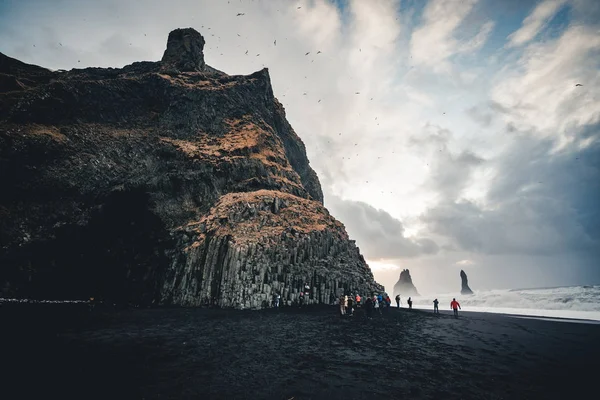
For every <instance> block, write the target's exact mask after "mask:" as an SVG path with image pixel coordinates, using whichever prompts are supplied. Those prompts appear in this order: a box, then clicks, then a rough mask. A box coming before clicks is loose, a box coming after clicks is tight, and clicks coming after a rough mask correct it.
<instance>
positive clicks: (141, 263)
mask: <svg viewBox="0 0 600 400" xmlns="http://www.w3.org/2000/svg"><path fill="white" fill-rule="evenodd" d="M203 46H204V39H203V38H202V36H201V35H200V34H199V33H198V32H196V31H194V30H191V29H183V30H177V31H174V32H172V33H171V34H170V35H169V44H168V48H167V51H165V55H164V56H163V60H162V61H161V62H137V63H134V64H132V65H128V66H126V67H124V68H122V69H113V68H86V69H83V70H71V71H68V72H66V71H62V72H53V71H49V70H47V69H44V68H40V67H36V66H31V65H27V64H24V63H22V62H20V61H17V60H14V59H12V58H10V57H6V56H4V55H2V54H0V74H1V76H2V79H0V187H2V191H0V265H1V269H0V287H3V288H4V289H3V293H2V295H4V296H18V297H33V298H87V297H90V296H94V297H96V298H106V299H110V300H113V301H115V302H136V303H154V304H158V303H160V304H184V305H199V304H202V303H204V302H214V303H217V304H218V305H221V306H233V307H239V308H247V307H252V308H257V307H262V306H264V305H265V304H268V303H269V302H270V299H271V295H272V294H273V293H274V292H279V293H281V294H282V297H283V299H284V300H295V299H296V298H297V296H298V292H299V291H300V289H301V288H302V287H303V286H304V283H305V282H308V283H309V284H310V286H311V300H310V302H315V303H317V302H320V303H329V302H330V301H331V299H332V298H333V297H335V296H336V295H338V294H339V293H341V292H342V291H345V290H357V291H360V292H361V293H369V292H370V291H371V290H380V289H381V287H380V286H379V285H377V284H376V283H375V282H374V280H373V275H372V273H371V271H370V270H369V269H368V267H367V265H366V263H365V261H364V259H363V258H362V256H361V255H360V254H359V252H358V249H357V248H356V246H355V244H354V242H353V241H351V240H349V238H348V236H347V234H346V232H345V229H344V227H343V225H342V224H341V223H339V222H338V221H336V220H335V219H334V218H332V217H331V216H330V215H329V213H328V212H327V210H326V209H325V208H324V207H323V205H322V202H323V194H322V192H321V186H320V184H319V180H318V178H317V176H316V174H315V172H314V171H313V170H312V168H311V167H310V165H309V162H308V159H307V157H306V151H305V147H304V144H303V143H302V141H301V140H300V138H299V137H298V136H297V135H296V133H295V132H294V130H293V129H292V127H291V126H290V125H289V123H288V122H287V120H286V118H285V111H284V109H283V106H282V105H281V104H280V103H279V102H278V101H277V99H275V97H274V96H273V91H272V88H271V82H270V78H269V73H268V71H267V70H266V69H263V70H261V71H258V72H255V73H253V74H251V75H249V76H228V75H226V74H224V73H221V72H219V71H216V70H214V69H212V68H211V67H209V66H208V65H206V64H205V62H204V55H203V53H202V48H203Z"/></svg>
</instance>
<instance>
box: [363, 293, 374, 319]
mask: <svg viewBox="0 0 600 400" xmlns="http://www.w3.org/2000/svg"><path fill="white" fill-rule="evenodd" d="M365 311H366V313H367V318H369V319H371V317H372V316H373V299H371V297H367V300H365Z"/></svg>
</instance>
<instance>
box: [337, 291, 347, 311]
mask: <svg viewBox="0 0 600 400" xmlns="http://www.w3.org/2000/svg"><path fill="white" fill-rule="evenodd" d="M338 301H339V303H340V314H341V315H346V306H345V305H344V295H341V296H340V298H339V300H338Z"/></svg>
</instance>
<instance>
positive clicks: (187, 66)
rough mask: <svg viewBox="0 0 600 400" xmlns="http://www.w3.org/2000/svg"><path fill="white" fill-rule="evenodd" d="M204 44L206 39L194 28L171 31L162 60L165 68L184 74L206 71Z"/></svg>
mask: <svg viewBox="0 0 600 400" xmlns="http://www.w3.org/2000/svg"><path fill="white" fill-rule="evenodd" d="M204 44H205V41H204V37H202V35H201V34H200V33H199V32H198V31H197V30H195V29H193V28H184V29H175V30H174V31H171V32H170V33H169V39H168V40H167V49H166V50H165V52H164V54H163V57H162V60H161V64H162V66H163V68H165V67H167V68H174V69H177V70H179V71H183V72H192V71H204V70H205V69H206V63H205V62H204Z"/></svg>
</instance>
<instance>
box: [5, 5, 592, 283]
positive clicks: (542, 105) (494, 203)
mask: <svg viewBox="0 0 600 400" xmlns="http://www.w3.org/2000/svg"><path fill="white" fill-rule="evenodd" d="M238 13H242V14H244V15H240V16H237V14H238ZM184 27H193V28H195V29H196V30H198V31H199V32H200V33H201V34H202V35H203V36H204V37H205V39H206V46H205V60H206V62H207V63H208V64H209V65H211V66H213V67H215V68H217V69H219V70H221V71H224V72H226V73H229V74H232V75H233V74H250V73H252V72H254V71H257V70H260V69H262V68H263V67H268V68H269V72H270V75H271V79H272V84H273V89H274V93H275V96H276V97H277V98H278V99H279V101H280V102H281V103H282V104H283V105H284V107H285V109H286V113H287V118H288V120H289V121H290V123H291V124H292V126H293V127H294V129H295V131H296V132H297V133H298V135H299V136H300V137H301V138H302V140H303V141H304V143H305V145H306V148H307V153H308V157H309V160H310V162H311V166H312V167H313V168H314V169H315V171H316V172H317V174H318V175H319V178H320V180H321V184H322V186H323V192H324V196H325V206H326V207H327V208H328V209H329V210H330V212H331V213H332V214H333V215H334V216H335V217H337V218H338V219H339V220H340V221H342V222H343V223H344V224H345V226H346V229H347V231H348V233H349V234H350V236H351V237H352V238H353V239H355V240H356V241H357V245H358V246H359V247H360V249H361V252H362V254H363V255H364V256H365V258H366V259H367V261H368V263H369V265H370V266H371V268H372V270H373V272H374V274H375V277H376V279H377V280H378V281H379V282H380V283H382V284H384V285H385V286H386V287H387V288H388V289H391V287H392V286H393V285H394V283H395V282H396V280H397V279H398V276H399V273H400V271H401V270H402V269H404V268H408V269H410V271H411V275H412V278H413V282H414V283H415V285H416V287H417V289H418V290H419V291H420V292H421V293H442V292H443V293H445V292H451V291H458V290H459V289H460V278H459V271H460V270H461V269H464V270H465V271H466V272H467V274H468V276H469V283H470V286H471V287H472V288H473V289H474V290H475V291H477V290H488V289H504V288H524V287H543V286H560V285H575V284H600V140H599V139H600V90H599V84H600V1H597V0H571V1H567V0H541V1H527V0H503V1H496V0H427V1H425V0H423V1H421V0H368V1H367V0H348V1H344V0H335V1H334V0H293V1H289V0H254V1H252V0H237V1H236V0H231V1H227V2H226V1H211V0H179V1H178V0H170V1H168V2H167V1H158V0H127V1H124V0H95V1H92V0H54V1H51V0H0V52H3V53H5V54H7V55H9V56H11V57H15V58H18V59H20V60H22V61H24V62H27V63H32V64H37V65H41V66H45V67H48V68H51V69H67V70H68V69H71V68H83V67H88V66H100V67H122V66H124V65H127V64H130V63H132V62H134V61H140V60H149V61H153V60H160V58H161V57H162V53H163V51H164V49H165V46H166V40H167V36H168V33H169V31H171V30H173V29H176V28H184ZM246 51H247V52H248V54H246ZM306 53H308V54H306ZM578 84H579V85H581V86H579V85H578Z"/></svg>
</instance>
